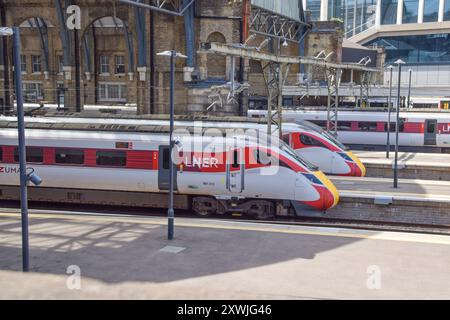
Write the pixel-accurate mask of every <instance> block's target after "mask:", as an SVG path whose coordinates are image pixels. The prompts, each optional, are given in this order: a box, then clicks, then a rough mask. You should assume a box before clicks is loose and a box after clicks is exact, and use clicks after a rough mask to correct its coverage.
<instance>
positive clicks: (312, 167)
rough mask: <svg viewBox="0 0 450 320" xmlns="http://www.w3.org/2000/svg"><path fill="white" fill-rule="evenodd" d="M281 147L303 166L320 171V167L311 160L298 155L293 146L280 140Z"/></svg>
mask: <svg viewBox="0 0 450 320" xmlns="http://www.w3.org/2000/svg"><path fill="white" fill-rule="evenodd" d="M280 149H281V150H283V151H284V152H286V153H287V154H288V155H290V156H291V157H292V158H294V159H295V160H297V161H298V162H300V163H301V164H302V165H303V166H305V167H306V168H308V169H309V170H310V171H318V170H319V167H317V166H315V165H313V164H312V163H311V162H309V161H306V160H305V159H303V158H302V157H300V156H298V155H297V154H296V153H295V151H294V150H292V148H291V147H290V146H289V145H287V144H286V143H285V142H283V141H281V140H280Z"/></svg>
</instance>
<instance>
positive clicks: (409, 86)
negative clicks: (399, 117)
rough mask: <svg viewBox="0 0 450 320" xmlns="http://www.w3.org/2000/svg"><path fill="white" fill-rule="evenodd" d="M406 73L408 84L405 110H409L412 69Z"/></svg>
mask: <svg viewBox="0 0 450 320" xmlns="http://www.w3.org/2000/svg"><path fill="white" fill-rule="evenodd" d="M408 73H409V83H408V100H407V104H406V107H407V108H409V106H410V103H411V75H412V69H408Z"/></svg>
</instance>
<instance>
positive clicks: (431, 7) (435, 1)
mask: <svg viewBox="0 0 450 320" xmlns="http://www.w3.org/2000/svg"><path fill="white" fill-rule="evenodd" d="M447 2H450V0H447ZM438 14H439V0H425V4H424V8H423V22H436V21H438Z"/></svg>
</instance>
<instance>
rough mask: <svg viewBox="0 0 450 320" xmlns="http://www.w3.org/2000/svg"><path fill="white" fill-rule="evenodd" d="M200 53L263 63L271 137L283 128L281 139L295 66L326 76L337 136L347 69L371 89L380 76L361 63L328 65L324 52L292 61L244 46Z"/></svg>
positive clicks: (213, 46) (212, 46) (215, 46)
mask: <svg viewBox="0 0 450 320" xmlns="http://www.w3.org/2000/svg"><path fill="white" fill-rule="evenodd" d="M199 53H215V54H222V55H226V56H230V57H241V58H247V59H253V60H256V61H260V63H261V66H262V68H263V73H264V78H265V83H266V86H267V91H268V95H269V98H268V102H267V109H268V113H267V125H268V126H267V131H268V134H271V133H272V125H273V124H276V125H277V126H278V127H279V130H280V135H281V123H282V105H283V96H282V89H283V87H284V83H285V81H286V78H287V76H288V73H289V68H290V66H291V65H293V64H306V65H309V66H311V67H312V69H313V71H314V73H316V74H323V76H324V78H325V81H326V83H327V87H328V119H327V129H328V131H329V132H330V133H332V134H333V135H336V134H337V119H338V107H339V86H340V83H341V76H342V71H343V70H344V69H345V70H358V71H361V72H362V73H365V74H368V76H367V77H366V80H365V83H367V88H368V86H369V81H370V79H371V75H370V73H373V72H380V70H379V69H376V68H369V67H366V66H365V65H362V64H359V63H335V62H328V61H327V59H328V57H329V56H330V54H329V55H325V53H324V52H321V53H320V54H319V55H318V56H316V57H301V56H296V57H291V56H280V55H275V54H271V53H265V52H261V51H260V50H258V49H257V48H248V47H246V46H245V45H242V44H239V45H229V44H220V43H202V48H201V50H200V51H199ZM367 96H368V90H367ZM274 110H275V112H274Z"/></svg>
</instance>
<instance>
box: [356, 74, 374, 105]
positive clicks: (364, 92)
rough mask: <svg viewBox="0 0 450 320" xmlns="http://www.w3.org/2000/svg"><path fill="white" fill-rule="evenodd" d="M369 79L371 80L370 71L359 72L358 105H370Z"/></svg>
mask: <svg viewBox="0 0 450 320" xmlns="http://www.w3.org/2000/svg"><path fill="white" fill-rule="evenodd" d="M371 80H372V74H371V73H369V72H365V71H362V72H361V84H360V97H359V103H360V105H359V106H360V107H370V101H369V91H370V81H371Z"/></svg>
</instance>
